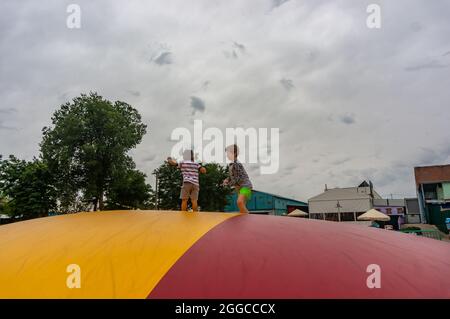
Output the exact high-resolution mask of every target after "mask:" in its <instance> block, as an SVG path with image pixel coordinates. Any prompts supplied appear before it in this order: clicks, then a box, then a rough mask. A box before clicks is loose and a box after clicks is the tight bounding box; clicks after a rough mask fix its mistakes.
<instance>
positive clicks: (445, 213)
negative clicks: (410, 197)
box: [414, 165, 450, 233]
mask: <svg viewBox="0 0 450 319" xmlns="http://www.w3.org/2000/svg"><path fill="white" fill-rule="evenodd" d="M414 176H415V179H416V190H417V198H418V202H419V209H420V217H421V220H422V221H424V222H426V223H428V224H432V225H436V226H437V227H438V228H439V229H440V230H441V231H444V232H446V233H448V230H447V227H446V224H445V219H446V218H450V165H435V166H423V167H414Z"/></svg>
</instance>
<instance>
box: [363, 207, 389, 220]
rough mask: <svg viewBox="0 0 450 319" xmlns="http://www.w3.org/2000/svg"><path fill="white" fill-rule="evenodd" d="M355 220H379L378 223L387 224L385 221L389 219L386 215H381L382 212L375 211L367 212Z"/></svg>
mask: <svg viewBox="0 0 450 319" xmlns="http://www.w3.org/2000/svg"><path fill="white" fill-rule="evenodd" d="M357 219H358V220H379V221H383V222H387V221H389V220H391V218H390V217H389V216H388V215H386V214H383V213H382V212H380V211H378V210H376V209H370V210H368V211H367V212H365V213H364V214H362V215H361V216H359V217H358V218H357Z"/></svg>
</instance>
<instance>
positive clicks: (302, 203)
mask: <svg viewBox="0 0 450 319" xmlns="http://www.w3.org/2000/svg"><path fill="white" fill-rule="evenodd" d="M255 192H258V193H263V194H266V195H270V196H273V197H276V198H279V199H284V200H288V201H291V202H297V203H299V204H301V205H305V206H307V205H308V203H306V202H302V201H301V200H297V199H293V198H287V197H284V196H280V195H277V194H272V193H268V192H263V191H259V190H256V189H254V190H253V193H255Z"/></svg>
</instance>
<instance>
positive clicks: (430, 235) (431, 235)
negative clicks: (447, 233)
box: [400, 229, 442, 240]
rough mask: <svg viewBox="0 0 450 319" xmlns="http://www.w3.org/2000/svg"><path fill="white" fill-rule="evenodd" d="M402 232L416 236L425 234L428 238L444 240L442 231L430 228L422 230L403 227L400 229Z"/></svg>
mask: <svg viewBox="0 0 450 319" xmlns="http://www.w3.org/2000/svg"><path fill="white" fill-rule="evenodd" d="M400 231H401V232H402V233H406V234H414V235H416V236H423V237H428V238H433V239H437V240H442V236H441V233H440V232H439V231H437V230H430V229H421V230H411V229H402V230H400Z"/></svg>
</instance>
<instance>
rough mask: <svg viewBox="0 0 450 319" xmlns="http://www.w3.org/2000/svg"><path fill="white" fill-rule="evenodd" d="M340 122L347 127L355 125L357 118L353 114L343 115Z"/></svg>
mask: <svg viewBox="0 0 450 319" xmlns="http://www.w3.org/2000/svg"><path fill="white" fill-rule="evenodd" d="M339 120H340V121H341V122H342V123H344V124H347V125H351V124H355V122H356V120H355V116H354V115H353V114H343V115H341V116H339Z"/></svg>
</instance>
